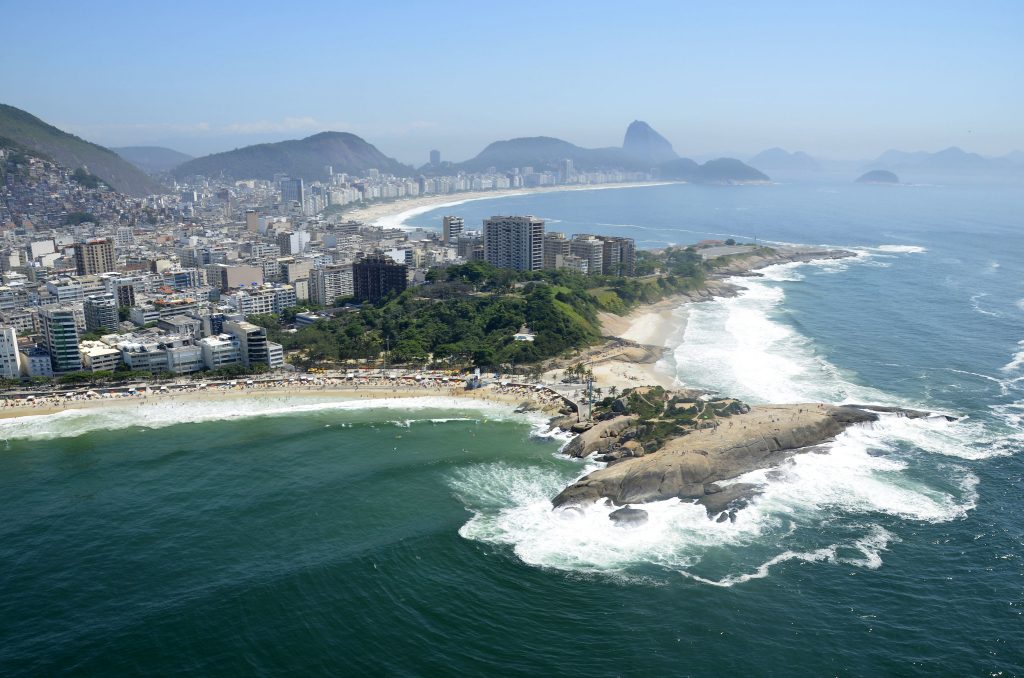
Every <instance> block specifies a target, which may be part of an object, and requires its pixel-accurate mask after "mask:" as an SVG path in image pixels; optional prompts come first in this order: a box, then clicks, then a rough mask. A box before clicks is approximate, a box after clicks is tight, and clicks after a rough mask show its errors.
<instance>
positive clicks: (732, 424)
mask: <svg viewBox="0 0 1024 678" xmlns="http://www.w3.org/2000/svg"><path fill="white" fill-rule="evenodd" d="M880 413H889V414H894V415H897V416H906V417H911V418H921V417H927V416H931V415H930V414H929V413H926V412H918V411H914V410H898V409H893V408H886V407H873V406H869V405H844V406H834V405H823V404H817V403H805V404H795V405H756V406H750V405H747V404H745V403H742V402H740V401H738V400H735V399H731V398H719V397H714V396H713V395H711V394H707V393H701V392H697V391H685V390H683V391H671V390H666V389H664V388H662V387H641V388H635V389H628V390H626V391H624V392H623V394H622V395H621V397H619V398H605V399H604V400H603V401H601V403H600V404H597V405H595V410H594V415H593V420H594V421H593V422H592V423H591V422H588V423H582V424H575V425H571V430H573V431H575V432H578V433H579V435H578V436H577V437H575V438H574V439H572V440H571V441H570V442H569V443H568V445H567V446H566V447H565V453H566V454H568V455H570V456H573V457H588V456H590V455H592V454H596V455H598V456H597V457H596V458H597V459H598V460H600V461H605V462H607V463H608V465H607V466H606V467H604V468H602V469H600V470H597V471H594V472H593V473H591V474H589V475H587V476H585V477H583V478H581V479H579V480H578V481H576V482H575V483H573V484H572V485H570V486H568V487H567V488H565V489H564V490H562V491H561V492H560V493H559V494H558V495H557V496H556V497H555V498H554V499H553V500H552V503H553V505H554V507H555V508H559V507H571V506H574V505H580V504H586V503H592V502H595V501H599V500H602V499H603V500H606V501H608V502H610V503H611V504H614V505H617V506H623V507H625V508H629V509H630V510H629V511H615V512H613V513H612V515H611V518H612V520H614V521H616V522H619V523H622V524H636V523H638V522H643V520H644V519H645V516H643V515H641V514H640V513H637V511H642V509H635V508H633V507H630V506H629V505H630V504H642V503H645V502H652V501H662V500H665V499H672V498H679V499H683V500H693V501H696V502H697V503H699V504H702V505H703V506H704V507H705V509H706V510H707V512H708V516H709V517H711V518H716V519H717V520H720V521H724V520H727V519H729V518H735V510H736V509H738V508H740V507H742V505H743V504H744V503H745V502H746V501H747V500H748V499H749V498H750V497H751V496H752V495H753V494H755V493H756V490H757V488H756V486H754V485H750V484H746V483H731V484H730V483H728V482H727V481H731V480H733V479H735V478H737V477H739V476H741V475H743V474H744V473H747V472H749V471H753V470H756V469H762V468H769V467H773V466H777V465H778V464H780V463H782V462H783V461H785V460H786V459H788V458H789V457H791V456H792V455H794V454H797V453H801V452H808V451H813V450H814V449H815V448H816V447H817V446H820V445H822V444H824V443H827V442H830V441H831V440H832V439H834V438H835V436H837V435H839V434H840V433H842V432H843V431H844V430H846V429H847V428H848V427H850V426H853V425H856V424H863V423H868V422H873V421H877V420H878V419H879V417H880ZM719 483H723V484H719Z"/></svg>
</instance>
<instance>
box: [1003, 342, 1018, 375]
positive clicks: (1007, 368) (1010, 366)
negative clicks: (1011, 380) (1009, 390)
mask: <svg viewBox="0 0 1024 678" xmlns="http://www.w3.org/2000/svg"><path fill="white" fill-rule="evenodd" d="M1017 346H1019V347H1020V349H1021V350H1019V351H1017V352H1016V353H1014V354H1013V358H1011V359H1010V362H1008V363H1006V364H1005V365H1003V366H1002V367H1001V368H999V369H1000V370H1002V371H1003V372H1016V371H1018V370H1019V369H1020V368H1022V367H1024V340H1021V341H1018V342H1017Z"/></svg>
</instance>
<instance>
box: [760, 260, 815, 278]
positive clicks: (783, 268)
mask: <svg viewBox="0 0 1024 678" xmlns="http://www.w3.org/2000/svg"><path fill="white" fill-rule="evenodd" d="M801 267H803V263H801V262H793V263H789V264H777V265H775V266H768V267H766V268H763V269H761V270H760V271H758V274H760V277H761V278H762V279H764V280H770V281H772V282H800V281H801V280H803V279H804V275H803V274H802V273H800V272H799V271H798V270H797V269H799V268H801Z"/></svg>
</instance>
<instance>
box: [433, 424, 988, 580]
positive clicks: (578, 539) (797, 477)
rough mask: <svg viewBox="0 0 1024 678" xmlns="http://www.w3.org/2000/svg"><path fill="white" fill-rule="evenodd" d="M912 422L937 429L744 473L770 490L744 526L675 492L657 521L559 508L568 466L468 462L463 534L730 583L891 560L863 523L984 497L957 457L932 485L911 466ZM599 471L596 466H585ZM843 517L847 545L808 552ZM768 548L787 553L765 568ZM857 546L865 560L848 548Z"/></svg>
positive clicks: (925, 514) (884, 537)
mask: <svg viewBox="0 0 1024 678" xmlns="http://www.w3.org/2000/svg"><path fill="white" fill-rule="evenodd" d="M907 422H909V423H910V424H911V425H913V426H917V427H921V428H929V427H932V426H934V425H935V422H931V421H922V420H906V419H902V418H898V417H895V416H889V417H883V422H882V423H880V424H879V425H876V426H874V427H854V428H851V429H849V430H848V431H847V432H845V433H843V434H842V435H840V436H839V437H838V438H837V439H836V441H835V443H834V444H832V445H831V446H830V447H829V448H828V449H827V450H826V451H825V452H824V453H806V454H800V455H796V456H795V457H794V458H793V459H791V460H790V461H789V462H787V463H786V464H784V465H783V466H782V467H779V468H777V469H772V470H759V471H754V472H751V473H748V474H745V475H744V476H742V477H740V478H738V479H737V481H738V482H750V483H756V484H758V485H759V486H761V488H762V493H761V494H760V495H759V496H757V497H756V498H754V499H753V500H752V501H751V503H750V504H749V506H747V507H746V508H745V509H743V510H741V511H739V512H738V513H737V514H736V519H735V522H732V521H723V522H717V521H713V520H709V519H708V517H707V514H706V512H705V510H704V508H703V507H701V506H699V505H696V504H693V503H689V502H683V501H680V500H678V499H672V500H667V501H661V502H654V503H650V504H644V505H643V509H644V510H645V511H647V513H648V521H647V522H646V523H645V524H643V525H640V526H636V527H630V528H622V527H619V526H617V525H615V524H614V523H612V521H610V520H609V517H608V516H609V514H610V513H611V512H612V511H613V510H615V508H616V507H613V506H606V505H604V504H603V503H601V502H599V503H596V504H592V505H589V506H585V507H580V508H570V509H559V510H553V509H552V508H551V503H550V499H551V497H553V496H554V495H555V494H556V493H557V492H558V491H559V490H560V489H561V488H562V487H564V486H565V485H566V484H567V483H568V482H570V480H571V478H570V477H569V475H568V474H567V473H565V472H560V471H558V470H557V469H539V468H529V469H525V470H524V469H517V468H514V467H511V466H509V465H506V464H501V463H498V464H481V465H477V466H473V467H469V468H464V469H461V470H460V471H458V472H457V473H456V474H455V476H454V477H453V478H452V480H451V485H452V487H453V489H454V490H455V492H456V494H457V495H458V496H459V497H460V498H461V499H462V501H463V503H464V505H465V506H466V507H467V508H468V509H469V510H471V511H472V512H473V514H474V515H473V517H472V518H471V519H470V520H469V521H468V522H467V523H465V524H464V525H463V526H462V528H461V529H460V531H459V533H460V534H461V535H462V536H463V537H465V538H467V539H473V540H476V541H481V542H485V543H493V544H503V545H507V546H509V547H511V548H512V550H513V552H514V553H515V554H516V556H517V557H519V558H520V559H521V560H523V561H524V562H526V563H528V564H530V565H534V566H538V567H549V568H553V569H558V570H566V571H579V572H598V573H607V574H611V575H615V576H620V575H635V574H636V573H637V572H638V571H644V568H649V567H651V566H654V567H657V568H661V569H663V570H665V571H673V572H679V573H681V574H683V575H684V576H687V577H691V578H693V579H695V580H698V581H702V582H704V583H708V584H714V585H720V586H731V585H734V584H736V583H741V582H743V581H748V580H750V579H754V578H758V577H763V576H767V574H768V572H769V570H770V569H771V567H773V566H774V565H776V564H778V563H781V562H783V561H785V560H790V559H794V558H797V559H803V560H812V561H827V562H832V563H836V564H848V565H855V566H860V567H872V568H874V567H879V566H880V565H881V564H882V561H881V555H880V554H881V552H882V551H883V550H884V549H885V547H886V545H887V544H888V543H889V542H890V541H891V540H892V539H894V537H893V535H892V534H890V533H889V532H888V531H886V530H885V529H883V528H882V527H881V526H879V525H877V524H876V523H866V524H864V525H859V526H858V525H857V523H856V521H857V520H862V519H863V518H864V517H867V518H872V517H874V516H878V515H885V516H889V517H891V518H899V519H903V520H909V521H915V522H927V523H939V522H947V521H950V520H955V519H957V518H960V517H963V516H964V515H965V514H966V513H967V512H968V511H970V510H972V509H973V508H974V506H975V503H976V500H977V494H976V492H975V486H976V484H977V482H978V480H977V477H976V476H974V475H973V474H972V473H970V472H967V471H966V470H964V469H962V468H961V467H959V466H957V465H955V464H950V465H946V466H945V467H944V468H945V469H946V472H947V474H948V476H944V477H942V478H938V479H935V480H933V482H932V483H929V482H925V481H923V480H920V479H917V478H916V477H915V476H914V475H913V474H912V473H911V472H910V471H909V469H910V466H911V463H912V462H913V461H915V459H916V458H917V457H918V456H919V455H920V454H921V451H920V450H919V449H918V447H920V445H918V443H917V438H915V443H914V445H911V446H908V445H901V442H903V438H907V437H908V434H906V433H905V432H901V429H900V426H902V425H903V424H904V423H907ZM894 432H895V433H894ZM915 435H916V434H915ZM928 444H929V445H930V446H931V447H932V448H933V449H934V451H936V452H937V453H939V454H949V453H950V450H949V449H945V448H943V447H942V445H941V444H939V443H936V442H935V441H931V442H929V443H928ZM879 453H881V454H879ZM926 453H927V450H926ZM953 456H961V455H953ZM594 467H595V465H594V464H593V463H591V464H590V465H589V467H588V468H587V469H586V470H585V472H589V471H590V470H592V469H593V468H594ZM840 517H842V518H844V519H846V520H850V519H851V518H852V520H853V521H854V522H853V524H852V525H847V526H845V527H844V528H842V530H840V533H843V532H845V533H848V532H850V530H851V529H852V530H853V531H854V532H856V534H852V535H850V536H849V538H847V537H846V536H843V535H842V534H839V535H837V536H841V537H842V540H841V541H839V542H838V543H828V542H826V543H825V544H824V545H822V546H820V547H812V548H807V542H809V541H810V542H813V541H814V540H817V539H819V538H820V535H822V534H827V533H829V532H834V531H835V525H837V524H838V523H839V522H840V521H839V520H838V519H839V518H840ZM865 528H866V529H865ZM833 538H834V537H833ZM765 550H768V551H772V550H776V551H778V552H777V553H776V554H775V555H771V556H769V557H768V559H767V560H766V561H765V562H763V563H762V564H761V565H755V563H757V562H758V560H760V559H761V558H763V557H764V556H763V553H764V551H765ZM850 551H854V552H859V553H860V557H857V558H852V557H847V556H844V555H843V554H844V553H846V552H850ZM723 552H725V553H727V554H728V555H729V557H728V558H724V557H723V556H722V554H723ZM759 556H760V558H759ZM755 558H756V559H757V560H754V562H753V563H751V562H750V561H751V560H752V559H755ZM723 561H724V562H727V563H731V565H727V566H726V568H727V569H733V570H737V571H733V572H726V573H724V574H723V575H722V576H720V577H713V576H711V574H709V573H708V572H706V571H705V570H707V569H708V568H711V569H716V568H719V567H720V565H721V563H722V562H723ZM716 563H717V564H716ZM746 563H750V565H745V564H746ZM751 569H753V571H752V572H751Z"/></svg>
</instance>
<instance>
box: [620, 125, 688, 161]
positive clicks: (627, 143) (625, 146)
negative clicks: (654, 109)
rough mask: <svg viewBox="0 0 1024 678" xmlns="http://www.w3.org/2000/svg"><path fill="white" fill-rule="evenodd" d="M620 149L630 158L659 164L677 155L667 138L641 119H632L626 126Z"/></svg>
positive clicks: (675, 157) (674, 158)
mask: <svg viewBox="0 0 1024 678" xmlns="http://www.w3.org/2000/svg"><path fill="white" fill-rule="evenodd" d="M622 150H623V151H625V152H626V154H627V155H629V156H630V157H632V158H636V159H637V160H640V161H643V162H646V163H650V164H651V165H652V166H653V165H660V164H661V163H663V162H669V161H670V160H676V159H677V158H678V157H679V156H678V155H676V152H675V151H674V150H673V149H672V144H671V143H669V140H668V139H666V138H665V137H663V136H661V135H660V134H658V133H657V132H655V131H654V129H653V128H652V127H651V126H650V125H648V124H647V123H646V122H644V121H642V120H634V121H633V122H631V123H630V124H629V127H627V128H626V137H625V138H624V139H623V140H622Z"/></svg>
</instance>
